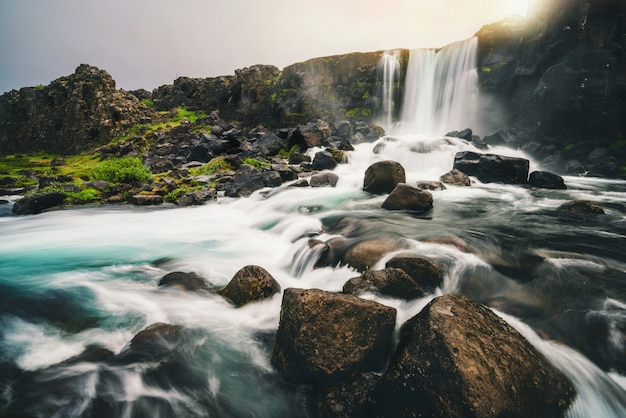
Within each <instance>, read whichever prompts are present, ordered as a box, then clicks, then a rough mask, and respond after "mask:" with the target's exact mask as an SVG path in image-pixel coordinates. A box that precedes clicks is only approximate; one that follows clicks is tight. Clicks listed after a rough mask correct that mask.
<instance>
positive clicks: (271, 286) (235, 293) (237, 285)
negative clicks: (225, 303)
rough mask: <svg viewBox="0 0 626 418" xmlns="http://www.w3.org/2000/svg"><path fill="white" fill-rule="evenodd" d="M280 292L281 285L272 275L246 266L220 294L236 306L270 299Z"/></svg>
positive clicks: (256, 267)
mask: <svg viewBox="0 0 626 418" xmlns="http://www.w3.org/2000/svg"><path fill="white" fill-rule="evenodd" d="M279 292H280V285H279V284H278V282H277V281H276V280H275V279H274V277H272V275H271V274H270V273H269V272H268V271H267V270H265V269H264V268H263V267H259V266H252V265H251V266H245V267H243V268H242V269H240V270H239V271H238V272H237V273H235V275H234V276H233V278H232V279H231V281H230V282H229V283H228V284H227V285H226V287H224V288H223V289H222V290H220V291H219V293H220V294H221V295H222V296H224V297H225V298H226V299H228V300H230V301H231V302H232V303H233V304H234V305H235V306H237V307H240V306H243V305H245V304H248V303H251V302H255V301H259V300H263V299H269V298H271V297H272V296H274V295H275V294H276V293H279Z"/></svg>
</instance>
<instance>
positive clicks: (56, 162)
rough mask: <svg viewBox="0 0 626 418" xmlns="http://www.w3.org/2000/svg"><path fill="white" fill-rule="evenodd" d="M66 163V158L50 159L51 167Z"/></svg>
mask: <svg viewBox="0 0 626 418" xmlns="http://www.w3.org/2000/svg"><path fill="white" fill-rule="evenodd" d="M63 165H65V159H64V158H58V157H57V158H53V159H52V160H51V161H50V167H60V166H63Z"/></svg>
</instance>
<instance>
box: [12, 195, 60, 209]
mask: <svg viewBox="0 0 626 418" xmlns="http://www.w3.org/2000/svg"><path fill="white" fill-rule="evenodd" d="M64 201H65V194H64V193H59V192H47V193H37V194H34V195H32V196H25V197H23V198H21V199H20V200H18V201H16V202H15V204H14V205H13V209H12V212H13V213H14V214H16V215H33V214H36V213H41V212H43V211H44V210H47V209H50V208H53V207H55V206H59V205H61V204H62V203H63V202H64Z"/></svg>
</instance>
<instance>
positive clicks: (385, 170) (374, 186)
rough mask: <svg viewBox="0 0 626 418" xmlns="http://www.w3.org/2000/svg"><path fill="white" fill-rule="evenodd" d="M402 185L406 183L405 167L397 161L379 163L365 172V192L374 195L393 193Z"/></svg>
mask: <svg viewBox="0 0 626 418" xmlns="http://www.w3.org/2000/svg"><path fill="white" fill-rule="evenodd" d="M400 183H406V172H405V171H404V167H402V165H401V164H400V163H397V162H395V161H389V160H388V161H379V162H376V163H374V164H372V165H370V166H369V167H368V168H367V170H365V176H364V178H363V190H365V191H366V192H369V193H373V194H385V193H391V192H392V191H393V189H395V188H396V186H397V185H398V184H400Z"/></svg>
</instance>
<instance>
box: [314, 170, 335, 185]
mask: <svg viewBox="0 0 626 418" xmlns="http://www.w3.org/2000/svg"><path fill="white" fill-rule="evenodd" d="M338 181H339V176H338V175H337V174H335V173H330V172H325V173H319V174H314V175H312V176H311V178H310V179H309V185H310V186H311V187H335V186H336V185H337V182H338Z"/></svg>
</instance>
